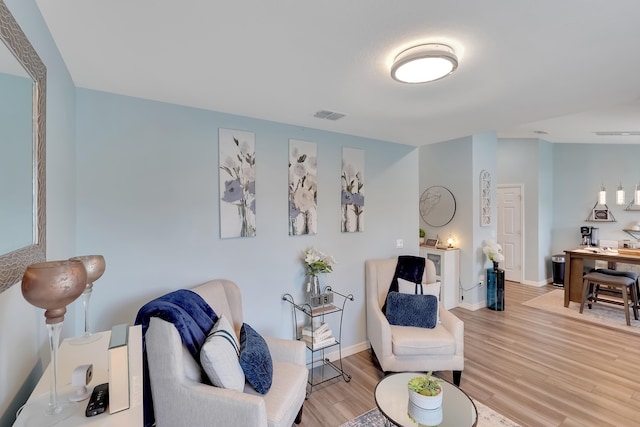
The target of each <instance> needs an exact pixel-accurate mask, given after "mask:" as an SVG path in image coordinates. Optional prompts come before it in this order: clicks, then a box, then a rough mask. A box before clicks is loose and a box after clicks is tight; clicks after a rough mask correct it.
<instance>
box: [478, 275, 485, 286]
mask: <svg viewBox="0 0 640 427" xmlns="http://www.w3.org/2000/svg"><path fill="white" fill-rule="evenodd" d="M478 286H480V287H483V286H484V276H483V275H480V276H479V277H478Z"/></svg>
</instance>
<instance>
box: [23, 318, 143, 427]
mask: <svg viewBox="0 0 640 427" xmlns="http://www.w3.org/2000/svg"><path fill="white" fill-rule="evenodd" d="M96 335H97V336H99V339H98V340H96V341H93V342H91V343H88V344H75V343H73V344H72V343H71V341H72V340H73V338H69V339H65V340H64V341H63V342H62V344H61V345H60V348H59V349H58V400H59V401H60V402H62V401H63V400H64V399H66V400H65V402H66V401H68V398H69V396H70V395H72V394H74V393H75V391H76V389H75V388H74V387H72V386H71V373H72V372H73V370H74V369H75V368H76V367H77V366H80V365H87V364H90V363H91V364H93V379H92V380H91V382H90V383H89V385H88V386H87V388H88V389H89V390H92V389H93V387H94V386H96V385H98V384H102V383H106V382H109V370H108V363H109V362H108V358H107V353H108V348H109V339H110V337H111V331H106V332H98V333H97V334H96ZM50 378H51V365H49V366H48V367H47V369H46V370H45V372H44V374H43V375H42V378H40V381H39V382H38V384H37V385H36V387H35V389H34V390H33V393H32V394H31V396H30V397H29V400H27V403H26V405H25V407H24V409H23V410H22V412H20V415H19V416H18V419H17V420H16V422H15V424H14V427H23V426H25V427H26V426H28V425H29V415H30V411H34V410H42V409H43V408H46V406H47V404H48V402H49V379H50ZM129 385H130V407H129V409H127V410H124V411H120V412H117V413H114V414H109V410H108V409H107V411H106V412H104V413H102V414H100V415H96V416H93V417H89V418H88V417H86V416H85V414H84V411H85V409H86V407H87V403H88V402H89V399H86V400H83V401H81V402H77V403H72V402H70V404H71V405H73V406H74V410H73V414H72V415H71V416H70V417H69V418H66V419H64V420H62V421H60V422H59V423H57V424H55V425H56V427H58V426H60V427H71V426H101V427H109V426H113V427H140V426H142V425H143V406H142V390H143V386H142V328H141V327H140V326H139V325H138V326H131V327H130V328H129ZM35 402H37V404H36V403H35ZM42 402H44V406H42V405H41V403H42Z"/></svg>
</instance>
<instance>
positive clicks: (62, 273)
mask: <svg viewBox="0 0 640 427" xmlns="http://www.w3.org/2000/svg"><path fill="white" fill-rule="evenodd" d="M86 283H87V272H86V270H85V268H84V265H83V264H82V262H80V261H71V260H66V261H49V262H42V263H37V264H31V265H30V266H28V267H27V270H26V271H25V273H24V276H23V277H22V295H23V296H24V299H26V300H27V301H28V302H29V303H30V304H32V305H35V306H36V307H39V308H43V309H45V312H44V317H45V319H46V325H47V330H48V332H49V350H50V351H51V381H50V383H49V405H48V407H47V408H46V409H44V410H42V411H38V410H34V411H32V414H31V415H30V417H29V421H30V423H29V424H31V423H32V424H33V425H40V426H44V425H54V424H55V423H57V422H59V421H60V420H63V419H65V418H68V417H69V416H70V415H71V414H72V413H73V407H72V406H71V404H69V403H68V402H66V403H64V404H63V403H60V402H59V401H58V390H57V382H58V344H59V341H60V331H61V330H62V324H63V322H64V315H65V313H66V312H67V305H68V304H70V303H72V302H73V301H74V300H75V299H76V298H78V297H79V296H80V294H81V293H82V291H83V290H84V289H85V287H86Z"/></svg>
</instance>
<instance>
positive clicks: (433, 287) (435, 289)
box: [398, 277, 440, 323]
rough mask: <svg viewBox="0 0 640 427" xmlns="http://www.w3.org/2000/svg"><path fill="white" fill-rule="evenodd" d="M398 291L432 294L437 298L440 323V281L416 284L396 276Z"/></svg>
mask: <svg viewBox="0 0 640 427" xmlns="http://www.w3.org/2000/svg"><path fill="white" fill-rule="evenodd" d="M421 286H422V287H421ZM398 292H400V293H401V294H414V295H416V294H417V295H433V296H435V297H436V298H438V323H440V282H435V283H426V284H418V285H416V284H415V283H413V282H410V281H408V280H405V279H401V278H400V277H398Z"/></svg>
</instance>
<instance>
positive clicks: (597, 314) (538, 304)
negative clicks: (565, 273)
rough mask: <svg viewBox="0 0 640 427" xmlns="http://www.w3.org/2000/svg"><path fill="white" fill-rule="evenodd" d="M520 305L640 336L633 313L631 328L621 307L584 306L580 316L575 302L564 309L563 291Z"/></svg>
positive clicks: (639, 323)
mask: <svg viewBox="0 0 640 427" xmlns="http://www.w3.org/2000/svg"><path fill="white" fill-rule="evenodd" d="M522 304H523V305H526V306H528V307H534V308H539V309H541V310H545V311H549V312H552V313H557V314H561V315H563V316H569V317H573V318H575V319H579V320H582V321H585V322H591V323H596V324H598V325H605V326H609V327H612V328H616V329H620V330H624V331H627V332H632V333H636V334H640V320H635V319H634V318H633V313H630V316H631V326H627V323H626V320H625V318H624V311H622V307H619V308H616V307H609V306H607V305H605V304H601V303H599V304H594V305H593V306H592V307H593V308H591V310H589V308H587V306H586V305H585V307H584V310H583V311H582V314H580V304H579V303H577V302H573V301H570V302H569V307H565V306H564V289H556V290H553V291H551V292H548V293H546V294H544V295H540V296H539V297H535V298H533V299H531V300H529V301H526V302H523V303H522Z"/></svg>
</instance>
